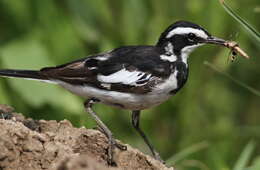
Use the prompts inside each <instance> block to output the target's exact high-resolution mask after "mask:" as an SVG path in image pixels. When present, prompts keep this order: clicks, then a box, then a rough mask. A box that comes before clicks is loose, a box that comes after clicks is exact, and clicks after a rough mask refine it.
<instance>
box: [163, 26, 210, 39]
mask: <svg viewBox="0 0 260 170" xmlns="http://www.w3.org/2000/svg"><path fill="white" fill-rule="evenodd" d="M188 33H194V34H196V35H197V36H199V37H202V38H207V37H208V35H207V34H206V33H205V32H204V31H203V30H200V29H195V28H187V27H179V28H175V29H173V30H172V31H170V32H169V33H168V35H167V36H166V38H171V37H172V36H174V35H176V34H188Z"/></svg>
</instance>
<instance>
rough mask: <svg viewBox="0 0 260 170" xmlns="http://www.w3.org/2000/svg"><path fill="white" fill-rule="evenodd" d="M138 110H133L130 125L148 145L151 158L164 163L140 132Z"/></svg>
mask: <svg viewBox="0 0 260 170" xmlns="http://www.w3.org/2000/svg"><path fill="white" fill-rule="evenodd" d="M140 113H141V112H140V110H134V111H132V125H133V126H134V128H135V129H136V130H137V132H138V133H139V135H140V136H141V137H142V138H143V140H144V142H145V143H146V144H147V145H148V147H149V149H150V151H151V152H152V154H153V157H154V158H155V159H157V160H159V161H160V162H162V163H165V162H164V161H163V160H162V159H161V157H160V155H159V153H158V152H157V151H156V150H155V149H154V147H153V146H152V144H151V143H150V142H149V140H148V138H147V137H146V135H145V133H144V132H143V131H142V129H141V128H140V126H139V122H140Z"/></svg>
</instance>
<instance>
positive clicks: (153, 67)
mask: <svg viewBox="0 0 260 170" xmlns="http://www.w3.org/2000/svg"><path fill="white" fill-rule="evenodd" d="M225 42H226V41H225V40H222V39H219V38H216V37H213V36H211V35H210V34H209V33H208V32H207V31H206V30H205V29H203V28H202V27H200V26H199V25H197V24H194V23H191V22H187V21H178V22H175V23H174V24H172V25H170V26H169V27H168V28H167V29H166V30H165V31H164V32H163V33H162V34H161V36H160V38H159V40H158V42H157V44H156V45H150V46H148V45H147V46H146V45H145V46H144V45H138V46H124V47H120V48H116V49H114V50H112V51H110V52H106V53H101V54H97V55H92V56H88V57H86V58H83V59H79V60H77V61H73V62H70V63H67V64H63V65H60V66H56V67H46V68H43V69H41V70H39V71H32V70H11V69H4V70H0V76H5V77H18V78H25V79H33V80H39V81H45V82H50V83H56V84H58V85H60V86H62V87H64V88H65V89H67V90H69V91H71V92H72V93H74V94H76V95H79V96H82V97H84V98H87V101H86V102H85V105H84V106H85V108H86V110H87V112H89V113H90V115H91V116H92V117H93V119H95V121H96V122H97V124H98V126H99V127H100V129H101V130H102V132H103V133H104V134H105V135H106V136H107V137H108V141H109V147H108V161H109V162H110V163H111V162H112V161H113V150H114V148H115V147H117V148H119V149H122V150H124V149H126V147H125V146H123V145H121V144H119V143H118V142H116V141H115V140H114V138H113V135H112V133H111V131H110V130H109V129H108V128H107V126H106V125H105V124H104V123H103V122H102V121H101V120H100V119H99V117H98V116H97V114H96V113H95V112H94V111H93V110H92V105H93V104H94V103H97V102H101V103H104V104H107V105H111V106H115V107H119V108H122V109H128V110H131V111H132V124H133V126H134V128H135V129H136V130H137V131H138V133H139V134H140V135H141V136H142V138H143V139H144V141H145V143H146V144H147V145H148V147H149V149H150V150H151V152H152V154H153V156H154V157H155V159H157V160H160V161H162V159H161V158H160V156H159V154H158V152H156V151H155V149H154V148H153V147H152V145H151V143H150V142H149V140H148V139H147V137H146V135H145V134H144V132H143V131H142V130H141V128H140V126H139V119H140V112H141V110H144V109H147V108H150V107H153V106H156V105H159V104H161V103H163V102H164V101H166V100H167V99H169V98H170V97H171V96H173V95H174V94H176V93H177V92H178V91H179V90H180V89H181V88H182V87H183V85H184V84H185V83H186V81H187V78H188V70H189V69H188V68H189V67H188V61H187V60H188V57H189V54H190V53H191V52H192V51H193V50H194V49H195V48H197V47H199V46H201V45H203V44H217V45H222V46H223V45H224V44H225Z"/></svg>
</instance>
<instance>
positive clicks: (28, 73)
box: [0, 69, 54, 83]
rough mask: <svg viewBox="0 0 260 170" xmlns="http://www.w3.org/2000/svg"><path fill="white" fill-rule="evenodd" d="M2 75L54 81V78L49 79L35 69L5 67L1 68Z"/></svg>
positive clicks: (0, 73)
mask: <svg viewBox="0 0 260 170" xmlns="http://www.w3.org/2000/svg"><path fill="white" fill-rule="evenodd" d="M0 76H3V77H16V78H23V79H32V80H38V81H44V82H49V83H54V82H53V81H52V80H49V79H48V78H47V77H46V76H44V75H43V74H41V72H40V71H33V70H11V69H4V70H0Z"/></svg>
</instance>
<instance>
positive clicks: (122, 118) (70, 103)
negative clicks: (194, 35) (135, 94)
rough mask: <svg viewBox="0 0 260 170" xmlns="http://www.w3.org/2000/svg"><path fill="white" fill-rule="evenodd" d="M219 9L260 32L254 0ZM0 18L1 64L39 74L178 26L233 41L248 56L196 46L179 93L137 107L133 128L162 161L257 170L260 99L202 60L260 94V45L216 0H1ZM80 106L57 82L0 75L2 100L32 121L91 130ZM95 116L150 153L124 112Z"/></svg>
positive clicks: (107, 110) (104, 110)
mask: <svg viewBox="0 0 260 170" xmlns="http://www.w3.org/2000/svg"><path fill="white" fill-rule="evenodd" d="M227 3H228V4H229V5H230V6H231V7H232V8H233V9H234V10H235V11H236V12H237V13H238V14H239V15H240V16H241V17H242V18H244V19H246V20H247V21H248V22H249V23H250V24H251V25H252V26H254V27H255V28H256V29H257V30H260V22H259V18H260V2H259V0H246V1H244V0H233V1H231V0H230V1H228V2H227ZM0 14H1V15H0V68H17V69H39V68H41V67H45V66H54V65H58V64H62V63H65V62H68V61H71V60H74V59H78V58H82V57H85V56H88V55H91V54H94V53H99V52H103V51H108V50H111V49H113V48H115V47H119V46H123V45H136V44H154V43H155V42H156V41H157V39H158V37H159V35H160V33H161V32H162V31H164V29H165V28H166V27H167V26H168V25H170V24H172V23H173V22H175V21H176V20H190V21H193V22H195V23H198V24H200V25H202V26H203V27H205V28H206V29H207V30H208V31H209V32H210V33H212V34H213V35H215V36H218V37H221V38H225V39H235V40H236V41H238V42H239V43H240V45H241V47H242V48H243V49H245V50H246V51H247V52H248V53H249V55H250V56H252V58H251V59H250V60H245V59H243V58H241V57H239V58H237V60H236V61H235V62H234V63H229V62H227V57H228V55H229V54H228V53H229V52H228V50H227V49H223V48H220V47H215V46H205V47H202V48H200V49H199V50H197V51H195V52H194V53H193V54H192V55H191V57H190V59H189V62H190V77H189V80H188V83H187V84H186V85H185V87H184V88H183V89H182V90H181V91H180V92H179V93H178V94H177V95H176V96H174V97H172V98H171V99H170V100H169V101H167V102H165V103H164V104H162V105H160V106H158V107H156V108H152V109H149V110H145V111H143V114H142V121H141V124H142V127H143V129H144V130H145V131H146V132H147V134H148V135H149V137H150V138H151V140H152V141H153V144H154V145H155V146H156V148H157V150H159V151H160V153H161V154H162V156H163V158H164V159H166V160H167V159H170V160H169V161H168V163H170V164H171V163H174V164H175V166H176V167H177V168H178V169H205V170H207V169H213V170H215V169H218V170H228V169H237V170H238V169H242V167H244V165H243V163H244V164H246V165H247V166H248V167H249V168H247V169H260V156H259V155H260V143H259V142H260V96H257V95H256V94H253V93H251V92H250V91H248V90H247V89H246V88H244V87H243V86H239V85H238V84H236V83H234V82H233V81H231V80H230V79H228V78H227V77H225V76H223V75H221V74H219V73H217V72H215V71H214V70H213V69H211V68H210V67H207V66H206V65H204V64H203V62H204V61H206V60H207V61H209V62H210V63H212V64H213V65H214V66H216V67H217V68H218V69H219V70H221V71H223V72H225V73H228V74H230V75H231V76H232V77H233V79H235V80H238V81H241V82H244V83H245V84H247V85H249V86H251V87H253V88H255V89H258V90H260V68H259V62H260V57H259V43H257V42H255V41H254V40H253V39H251V38H250V36H249V35H248V33H247V32H246V31H245V30H244V29H243V28H242V27H241V25H239V24H238V23H237V22H236V21H235V20H234V19H233V18H232V17H230V16H229V15H228V14H227V13H226V12H225V10H224V9H223V8H222V6H221V5H220V3H219V2H218V1H217V0H196V1H195V0H160V1H159V0H77V1H76V0H63V1H61V0H42V1H39V0H38V1H37V0H22V1H21V0H20V1H18V0H1V1H0ZM82 102H83V100H82V99H81V98H79V97H76V96H74V95H72V94H70V93H69V92H67V91H65V90H63V89H62V88H60V87H57V86H55V85H47V84H45V83H41V82H34V81H27V80H18V79H2V78H1V79H0V103H5V104H9V105H11V106H13V107H15V109H16V111H17V112H22V113H25V114H26V115H27V116H30V117H33V118H35V119H56V120H62V119H68V120H70V121H71V122H73V124H74V125H75V126H87V127H89V128H92V127H94V126H95V123H94V122H93V121H92V120H91V119H90V117H89V116H88V115H87V114H86V113H85V112H84V109H83V105H82ZM95 110H96V111H97V112H98V113H99V115H100V117H101V118H102V120H104V122H105V123H106V124H107V125H108V126H109V127H110V128H111V130H112V131H113V132H114V134H115V136H116V137H117V138H119V139H121V140H122V141H123V142H125V143H130V144H131V145H133V146H135V147H137V148H140V149H141V150H142V151H143V152H147V153H149V152H148V149H147V147H146V146H145V145H144V143H143V141H142V140H141V139H140V138H139V137H138V136H137V134H136V133H135V132H134V130H133V129H132V128H131V125H130V114H129V111H123V110H118V109H114V108H111V107H108V106H104V105H102V104H98V105H97V106H96V107H95ZM252 140H253V141H254V142H252V143H249V144H248V145H247V147H246V148H245V146H246V144H247V143H248V142H249V141H252ZM243 148H245V149H244V152H243V153H242V154H241V152H242V150H243ZM240 154H241V155H240ZM248 160H249V161H248Z"/></svg>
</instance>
